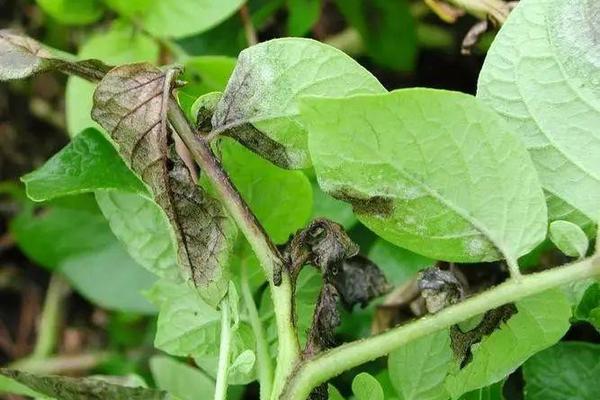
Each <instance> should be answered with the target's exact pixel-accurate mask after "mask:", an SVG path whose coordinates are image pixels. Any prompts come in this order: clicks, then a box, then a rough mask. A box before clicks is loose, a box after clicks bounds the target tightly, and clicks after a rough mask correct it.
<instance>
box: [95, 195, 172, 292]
mask: <svg viewBox="0 0 600 400" xmlns="http://www.w3.org/2000/svg"><path fill="white" fill-rule="evenodd" d="M96 201H97V202H98V206H100V209H101V210H102V213H103V214H104V216H105V217H106V219H108V222H109V224H110V228H111V229H112V231H113V233H114V234H115V236H116V237H117V238H118V239H119V240H120V241H121V242H122V243H123V244H124V245H125V247H126V248H127V252H128V253H129V254H130V255H131V257H132V258H133V259H134V260H135V261H137V262H138V263H139V264H140V265H142V266H143V267H144V268H146V269H148V270H149V271H150V272H152V273H154V274H155V275H157V276H159V277H161V278H165V279H169V280H171V281H175V282H177V281H181V279H182V276H181V274H180V272H179V267H178V265H177V249H176V247H175V237H174V234H173V231H172V229H171V228H170V226H169V221H168V220H167V217H166V215H165V213H164V212H163V211H162V210H161V208H160V207H159V206H158V204H156V203H155V202H154V201H152V200H150V199H149V198H147V197H144V196H140V195H137V194H132V193H124V192H118V191H99V192H97V193H96Z"/></svg>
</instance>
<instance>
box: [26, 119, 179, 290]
mask: <svg viewBox="0 0 600 400" xmlns="http://www.w3.org/2000/svg"><path fill="white" fill-rule="evenodd" d="M23 181H24V182H25V185H26V188H27V193H28V194H29V195H30V196H31V197H33V198H34V199H36V200H45V199H52V198H55V197H58V196H64V195H70V194H74V193H83V192H86V191H88V192H89V191H96V200H97V202H98V205H99V206H100V209H101V210H102V213H103V214H104V216H105V217H106V219H108V221H109V223H110V228H111V229H112V231H113V233H114V235H116V236H117V238H118V239H119V240H121V241H122V242H123V244H124V245H125V246H126V248H127V250H128V252H129V254H130V255H131V257H132V258H133V259H134V260H135V261H137V262H138V263H139V264H140V265H142V266H143V267H145V268H146V269H148V270H149V271H151V272H153V273H154V274H156V275H158V276H159V277H162V278H167V279H171V280H179V279H181V277H180V274H179V268H178V266H177V253H176V248H175V237H174V234H173V231H172V230H171V229H170V227H169V222H168V220H167V217H166V216H165V214H164V213H163V212H162V210H161V209H160V207H159V206H158V205H157V204H156V203H155V202H154V201H153V200H151V199H150V198H148V196H149V192H148V189H147V188H146V186H145V185H144V184H143V183H142V182H141V181H140V180H139V179H138V178H137V177H136V176H135V175H134V174H133V172H131V170H129V168H128V167H127V166H126V165H125V163H124V162H123V160H122V159H121V158H120V156H119V155H118V154H117V152H116V150H115V149H114V148H113V147H112V144H111V143H110V142H108V140H107V139H106V138H105V137H104V136H103V135H102V134H100V133H99V132H98V131H97V130H95V129H87V130H85V131H84V132H82V134H81V135H78V136H77V137H75V138H74V139H73V140H72V141H71V143H69V144H68V145H67V146H66V147H65V148H64V149H63V150H61V151H60V152H59V153H58V154H56V155H55V156H54V157H52V158H51V159H50V160H49V161H48V162H47V163H46V164H45V165H43V166H42V167H40V168H39V169H38V170H36V171H34V172H32V173H30V174H28V175H26V176H25V177H23ZM49 183H51V184H49ZM136 190H137V191H138V192H137V194H136V193H134V192H135V191H136ZM61 201H62V200H61ZM93 208H94V209H95V208H96V207H95V206H94V207H93ZM51 215H52V214H50V215H46V216H44V215H42V218H50V217H51ZM53 219H55V220H56V224H58V225H62V226H64V229H63V231H65V234H66V235H67V236H65V239H64V240H65V243H68V244H69V245H70V246H73V245H75V246H81V245H82V244H84V243H85V242H81V241H80V240H79V239H80V238H81V237H86V238H96V240H99V239H101V238H103V237H104V236H103V235H100V234H99V233H98V232H102V231H98V230H97V228H94V225H93V224H91V223H90V222H87V223H81V222H77V221H78V219H77V217H76V216H69V217H63V216H61V215H57V216H56V217H55V218H53ZM102 219H103V218H99V221H100V222H98V224H100V225H102V226H104V225H105V222H103V221H102ZM30 220H31V218H28V219H26V220H25V222H23V223H24V224H26V225H25V227H27V226H28V225H29V224H30V223H31V222H28V221H30ZM19 221H20V220H19ZM17 223H19V224H20V222H15V224H17ZM19 226H22V224H20V225H19ZM73 226H75V227H76V229H73ZM69 228H70V230H69ZM15 229H25V228H19V227H16V228H15ZM38 229H39V228H38V227H36V225H32V227H31V229H28V232H30V233H27V232H26V233H24V234H23V235H21V237H23V240H24V241H31V240H33V239H32V238H35V237H36V235H37V233H38V232H39V231H38ZM71 232H72V233H71ZM70 235H73V236H70ZM110 236H112V235H110ZM44 237H46V238H48V240H50V241H52V243H46V244H43V243H42V245H43V246H42V245H40V246H38V248H39V249H40V251H39V254H40V255H41V257H48V256H49V255H52V254H53V253H52V251H48V249H54V250H57V249H60V246H56V244H55V240H56V239H55V237H56V236H53V235H45V236H44ZM105 243H106V242H105ZM24 246H27V245H24ZM27 247H29V246H27ZM96 247H100V246H94V247H93V248H96ZM85 250H91V248H90V247H85ZM30 256H31V257H32V258H33V259H34V260H36V261H38V262H40V263H42V265H48V266H50V267H52V266H55V265H56V264H57V261H56V260H54V259H50V260H49V261H48V262H44V261H43V259H41V258H39V257H36V255H35V254H30Z"/></svg>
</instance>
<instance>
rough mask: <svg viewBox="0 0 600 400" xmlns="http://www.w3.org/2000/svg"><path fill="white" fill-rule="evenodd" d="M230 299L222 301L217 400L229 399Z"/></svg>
mask: <svg viewBox="0 0 600 400" xmlns="http://www.w3.org/2000/svg"><path fill="white" fill-rule="evenodd" d="M229 308H230V307H229V297H228V296H225V297H224V298H223V300H221V343H220V345H219V364H218V366H217V382H216V388H215V400H225V399H226V398H227V380H228V378H229V364H230V359H231V334H232V332H231V320H230V319H231V318H230V316H229Z"/></svg>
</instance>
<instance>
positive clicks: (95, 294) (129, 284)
mask: <svg viewBox="0 0 600 400" xmlns="http://www.w3.org/2000/svg"><path fill="white" fill-rule="evenodd" d="M59 270H60V271H61V272H62V273H63V274H64V275H65V276H66V278H67V279H68V281H69V283H70V284H71V285H73V287H74V288H75V289H76V290H77V291H78V292H79V293H81V294H82V295H83V296H84V297H85V298H87V299H88V300H90V301H91V302H93V303H94V304H97V305H99V306H101V307H103V308H107V309H109V310H117V311H123V312H133V313H140V314H154V313H156V308H155V307H154V306H153V305H152V304H150V303H149V302H148V300H146V299H145V298H144V297H142V295H141V292H142V291H144V290H147V289H148V288H150V287H151V286H152V285H153V283H154V282H155V281H156V276H154V275H152V274H151V273H150V272H148V271H147V270H145V269H143V268H142V267H141V266H140V265H139V264H138V263H136V262H135V261H133V260H132V259H131V257H130V256H129V254H127V252H125V250H124V249H123V248H122V246H121V244H120V243H118V242H117V240H116V239H114V242H113V244H112V245H109V246H107V247H105V248H98V249H95V250H94V251H93V252H90V253H85V254H79V255H77V256H74V257H69V258H67V259H66V260H64V261H63V262H62V263H61V265H60V267H59Z"/></svg>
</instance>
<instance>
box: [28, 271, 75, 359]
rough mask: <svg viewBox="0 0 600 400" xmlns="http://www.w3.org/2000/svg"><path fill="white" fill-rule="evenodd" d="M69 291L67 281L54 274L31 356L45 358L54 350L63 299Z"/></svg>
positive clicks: (47, 292)
mask: <svg viewBox="0 0 600 400" xmlns="http://www.w3.org/2000/svg"><path fill="white" fill-rule="evenodd" d="M69 292H70V287H69V284H68V283H67V281H65V279H64V278H63V277H62V276H60V275H59V274H57V273H55V274H53V275H52V277H51V278H50V283H49V284H48V289H47V291H46V299H45V300H44V308H43V310H42V314H41V318H40V323H39V328H38V337H37V340H36V343H35V347H34V349H33V353H32V354H31V356H30V358H32V359H41V358H45V357H48V356H49V355H50V354H52V352H53V351H54V347H55V346H56V338H57V336H58V329H59V327H60V324H61V321H62V316H63V314H62V308H63V307H62V306H63V301H64V299H65V297H66V296H67V294H69Z"/></svg>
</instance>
